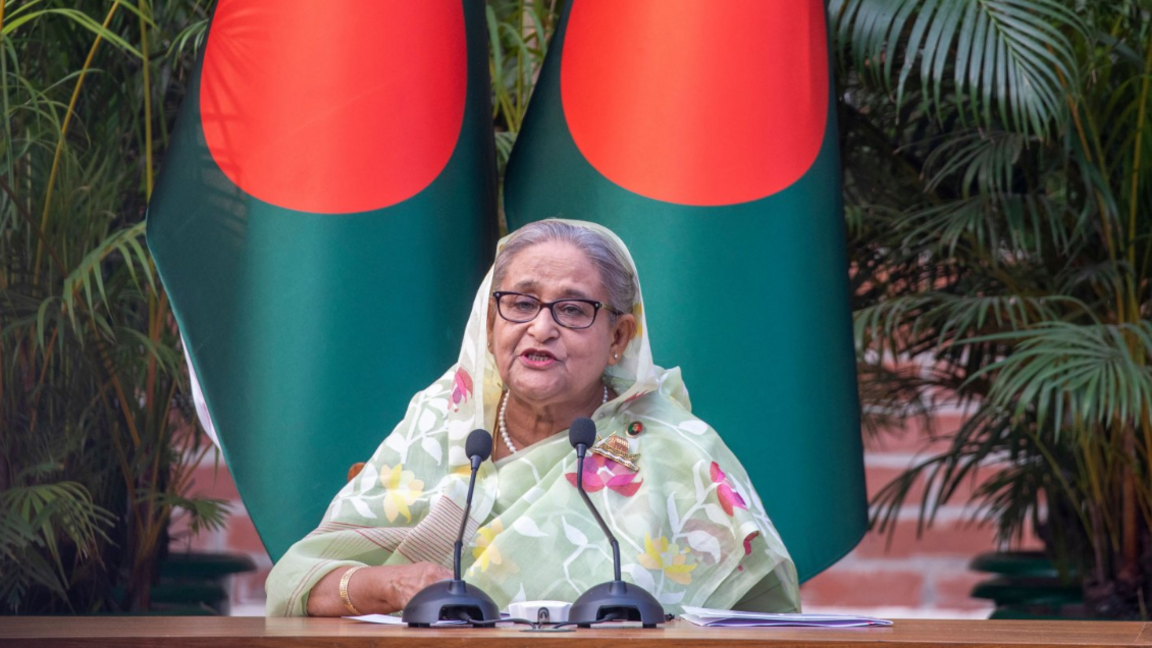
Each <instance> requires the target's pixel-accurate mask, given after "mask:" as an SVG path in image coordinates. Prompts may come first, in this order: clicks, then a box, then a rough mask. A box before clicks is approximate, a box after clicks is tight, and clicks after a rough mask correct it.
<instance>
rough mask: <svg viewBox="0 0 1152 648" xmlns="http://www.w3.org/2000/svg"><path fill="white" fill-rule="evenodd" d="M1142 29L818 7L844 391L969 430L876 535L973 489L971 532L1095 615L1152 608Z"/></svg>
mask: <svg viewBox="0 0 1152 648" xmlns="http://www.w3.org/2000/svg"><path fill="white" fill-rule="evenodd" d="M1149 8H1150V7H1149V5H1148V3H1146V2H1133V1H1124V0H1117V1H1109V2H1083V1H1079V2H1078V1H1074V0H1061V1H1056V0H833V2H831V3H830V11H831V15H832V18H833V33H834V34H835V35H836V37H837V38H838V39H839V43H838V51H839V55H840V56H839V61H838V63H839V67H840V70H839V77H840V78H839V83H840V85H841V91H842V101H841V104H840V117H841V125H842V128H843V140H844V153H845V181H846V187H845V192H846V197H847V203H848V219H849V225H850V230H851V231H852V233H853V241H852V248H853V249H852V254H853V257H854V262H855V264H856V273H857V276H856V277H855V280H856V282H857V285H858V290H857V299H858V304H857V313H856V332H857V344H858V349H859V351H860V354H861V361H862V363H863V366H864V367H866V370H867V371H870V372H873V373H874V374H876V375H878V376H881V377H880V378H878V379H877V380H878V381H879V382H880V383H881V385H882V387H878V386H876V385H872V386H870V387H867V386H866V392H867V390H868V389H871V390H875V391H880V392H881V393H885V392H902V393H910V394H914V395H915V396H916V397H918V399H919V401H920V402H922V403H925V404H926V407H927V408H928V409H931V408H932V407H933V406H934V405H935V404H939V402H941V401H943V400H947V401H953V402H958V403H959V404H960V405H961V406H963V407H965V408H967V410H968V411H969V412H971V413H972V414H971V417H970V418H969V419H968V420H967V422H966V423H965V424H964V425H963V427H962V428H961V429H960V430H959V431H958V432H957V433H955V434H954V435H951V436H950V437H949V440H950V441H951V448H950V450H948V451H946V452H943V453H941V454H939V455H937V456H932V457H928V458H927V459H925V460H923V461H922V462H921V463H920V464H919V465H918V466H916V467H915V468H913V469H912V470H910V471H909V472H908V473H907V474H905V475H904V477H902V478H901V479H899V480H897V481H895V482H894V483H892V484H890V485H889V486H888V487H887V488H886V489H885V490H884V491H883V492H881V493H880V494H879V496H878V498H877V500H876V502H874V504H875V514H876V521H877V523H878V524H879V526H880V527H881V528H885V527H886V525H887V524H889V523H890V522H892V521H893V520H894V519H895V518H894V516H895V513H896V511H897V510H898V508H899V506H900V505H901V504H902V503H903V501H904V500H905V498H906V496H907V494H908V492H909V489H910V487H911V486H912V484H913V483H914V482H915V480H916V479H918V478H921V477H926V478H927V480H928V481H929V483H930V487H929V488H928V489H927V490H926V494H925V498H924V501H923V506H922V508H921V513H922V515H921V522H922V523H930V522H931V520H932V518H933V515H934V513H935V512H936V510H937V509H938V507H939V506H941V505H942V504H944V503H947V502H948V501H949V500H950V498H951V497H952V495H953V493H954V492H956V489H957V487H958V486H959V485H960V484H961V483H962V482H964V481H965V480H969V479H973V478H974V476H975V474H976V473H977V472H978V471H980V472H981V473H982V474H983V475H988V474H992V475H993V476H992V477H991V478H990V479H988V480H987V481H985V482H984V483H983V485H982V486H981V487H980V489H979V490H978V491H977V494H976V499H977V500H978V502H979V503H980V508H979V510H980V515H981V516H982V517H983V518H984V519H986V520H987V521H989V522H992V523H994V524H996V525H997V527H998V529H999V531H1000V536H1001V537H1002V538H1004V539H1006V540H1007V539H1009V538H1012V537H1015V536H1018V535H1019V534H1021V533H1023V532H1024V531H1025V529H1026V526H1027V525H1028V524H1033V525H1035V526H1036V527H1038V528H1039V530H1040V532H1041V534H1042V535H1044V537H1045V539H1046V540H1048V542H1049V547H1050V550H1051V551H1052V552H1053V553H1054V557H1055V558H1056V559H1057V561H1058V563H1059V564H1062V565H1063V566H1065V567H1066V569H1067V571H1069V572H1071V571H1075V572H1077V573H1080V574H1084V575H1085V579H1086V587H1087V589H1086V592H1087V594H1088V601H1089V603H1090V604H1091V605H1092V606H1093V608H1092V609H1091V610H1090V613H1093V614H1099V615H1101V616H1141V615H1142V616H1145V617H1147V616H1148V614H1149V613H1148V610H1147V607H1146V604H1145V603H1143V601H1146V600H1147V597H1148V595H1149V594H1152V589H1150V588H1152V568H1150V567H1149V565H1150V564H1152V560H1149V556H1150V555H1152V540H1150V538H1149V526H1150V523H1152V479H1150V473H1149V470H1150V466H1152V422H1150V420H1149V416H1150V410H1149V408H1150V407H1152V324H1150V323H1149V315H1150V312H1152V213H1150V208H1152V181H1150V180H1152V178H1150V174H1149V169H1150V166H1149V162H1150V158H1149V156H1150V155H1152V122H1150V121H1149V120H1148V119H1147V117H1146V115H1147V113H1148V105H1149V101H1150V96H1149V94H1150V93H1149V83H1150V81H1152V50H1150V49H1149V48H1150V46H1152V43H1150V40H1149V39H1150V38H1152V27H1150V22H1152V21H1150V20H1149V15H1148V12H1149ZM895 358H899V359H903V360H914V361H916V363H917V364H918V365H919V366H923V367H926V368H925V369H924V370H923V371H909V370H905V371H903V372H900V373H894V372H892V371H891V370H890V368H891V361H892V360H893V359H895ZM885 368H887V371H888V373H887V374H885V373H884V371H885V370H886V369H885ZM866 398H867V394H866ZM914 402H915V401H914ZM880 409H881V411H884V408H883V407H881V408H880Z"/></svg>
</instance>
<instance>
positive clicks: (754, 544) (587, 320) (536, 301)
mask: <svg viewBox="0 0 1152 648" xmlns="http://www.w3.org/2000/svg"><path fill="white" fill-rule="evenodd" d="M643 313H644V309H643V307H642V299H641V296H640V287H639V282H638V280H637V276H636V269H635V266H634V264H633V262H632V259H631V256H630V255H629V254H628V251H627V249H626V248H625V247H624V245H623V243H622V242H621V241H620V240H619V239H618V238H617V237H616V236H615V235H614V234H612V233H611V232H609V231H608V230H606V229H604V228H602V227H600V226H597V225H593V224H590V223H579V222H574V221H560V220H547V221H541V222H538V223H534V224H531V225H527V226H525V227H523V228H522V229H520V230H518V231H517V232H515V233H513V234H512V235H510V236H508V237H506V238H505V239H504V240H502V241H501V245H500V247H499V249H498V253H497V257H496V263H495V265H494V266H493V270H492V272H491V273H490V275H489V277H488V278H486V279H485V281H484V283H483V284H482V285H481V287H480V291H479V292H478V294H477V296H476V300H475V302H474V304H473V309H472V315H471V318H470V319H469V322H468V326H467V330H466V332H465V338H464V342H463V345H462V347H461V350H460V357H459V362H458V363H457V364H456V365H455V366H453V367H452V368H450V369H449V370H448V371H447V372H446V373H445V374H444V375H443V376H442V377H441V378H440V379H439V380H437V381H436V382H435V383H433V384H432V385H431V386H430V387H428V388H427V389H425V390H424V391H422V392H420V393H418V394H416V396H415V397H414V398H413V399H412V402H411V403H410V404H409V406H408V412H407V414H406V415H405V417H404V420H403V421H401V422H400V424H399V425H398V426H397V427H396V428H395V429H394V430H393V431H392V433H391V434H390V435H389V436H388V437H387V438H386V439H385V440H384V442H383V443H382V444H381V445H380V447H379V449H378V450H377V451H376V453H375V454H374V455H373V456H372V459H371V460H370V461H369V462H368V464H367V465H366V466H365V468H364V470H363V471H361V472H360V474H359V475H357V476H356V477H355V478H353V479H352V480H350V481H349V482H348V484H347V485H346V486H345V487H344V489H343V490H341V491H340V493H339V494H337V496H336V498H335V499H334V500H333V501H332V504H331V505H330V506H329V508H328V511H327V513H326V514H325V516H324V520H323V521H322V522H321V524H320V526H319V527H318V528H317V529H316V530H315V531H313V532H312V533H310V534H309V535H308V536H307V537H305V538H304V539H302V540H301V541H300V542H297V543H296V544H295V545H293V547H292V548H291V549H290V550H289V551H288V553H287V554H285V555H284V557H283V558H282V559H281V560H280V561H279V562H278V563H277V564H276V567H275V568H274V569H273V570H272V573H271V574H270V575H269V577H268V582H267V592H268V613H269V614H270V615H302V614H310V615H318V616H337V615H348V614H359V613H365V614H367V613H373V612H380V613H387V612H394V611H397V610H400V609H402V608H403V607H404V605H405V604H406V603H407V602H408V600H409V599H410V598H411V597H412V596H413V595H414V594H415V593H416V592H418V591H419V590H420V589H422V588H423V587H424V586H426V585H428V584H430V583H432V582H435V581H437V580H442V579H445V578H450V577H451V571H450V570H449V567H450V566H451V564H452V545H453V542H454V541H455V535H456V530H457V529H458V527H459V523H460V522H459V520H460V515H461V514H462V510H463V503H464V494H465V491H466V488H467V478H468V474H469V472H468V459H467V458H466V457H465V453H464V449H463V446H464V439H465V437H466V436H467V435H468V433H469V432H470V431H471V430H473V429H475V428H484V429H488V430H494V432H493V436H494V437H495V438H494V442H495V443H494V450H493V457H492V461H490V462H485V464H484V465H483V466H482V467H481V469H480V472H479V474H478V476H477V485H476V493H475V496H474V499H473V504H472V514H471V519H470V520H469V525H468V529H467V532H466V535H465V538H466V542H469V540H468V539H469V538H470V544H469V545H468V547H467V548H466V550H465V553H464V568H465V569H466V570H467V571H466V572H465V579H466V580H467V581H469V582H470V583H472V584H474V585H476V586H478V587H480V588H481V589H483V590H484V591H486V592H487V593H488V594H489V595H491V596H492V598H493V599H494V600H495V601H496V602H497V604H499V605H501V606H504V605H507V604H508V603H510V602H515V601H521V600H539V599H559V600H567V601H573V600H575V599H576V597H577V596H579V595H580V594H581V593H582V592H584V591H585V590H586V589H587V588H589V587H591V586H592V585H595V584H598V583H601V582H603V581H605V580H608V579H609V578H610V577H611V574H612V567H611V553H610V551H609V547H608V542H607V541H606V540H605V538H604V537H603V534H602V533H601V532H600V529H599V528H598V527H597V525H596V522H595V520H594V519H593V518H592V516H591V515H590V514H589V512H588V511H587V509H586V508H585V506H584V504H583V502H582V501H581V500H580V498H579V494H578V493H577V491H576V489H575V486H574V484H575V477H576V474H575V470H576V461H575V453H574V452H573V451H572V448H571V446H570V445H569V443H568V436H567V433H566V430H567V428H568V426H569V424H570V423H571V422H572V420H573V419H575V418H577V417H582V416H587V417H591V418H592V419H593V420H594V421H595V422H596V428H597V431H598V433H599V437H600V441H599V442H598V443H597V445H596V447H595V448H594V449H593V450H592V451H591V452H590V454H589V455H588V459H587V460H586V461H585V465H584V479H583V482H584V485H585V488H586V489H587V490H588V491H589V492H590V495H591V496H592V498H593V501H594V502H595V504H596V506H597V507H598V508H599V510H600V511H601V512H602V515H603V516H604V518H605V520H606V521H607V523H608V524H609V525H610V526H611V527H612V529H613V532H614V533H615V534H616V537H617V538H618V539H619V542H620V549H621V557H622V562H623V567H622V571H623V575H624V578H625V579H626V580H630V581H632V582H634V583H636V584H638V585H640V586H642V587H644V588H645V589H647V590H648V591H650V592H651V593H652V594H654V595H655V596H656V598H657V599H658V600H659V601H660V602H661V603H662V604H663V605H664V607H665V608H666V609H667V610H668V611H671V612H679V611H680V608H681V606H683V605H697V606H707V607H717V608H733V609H746V610H761V611H781V612H783V611H795V610H798V609H799V605H800V602H799V595H798V583H797V578H796V570H795V567H794V566H793V564H792V561H791V559H790V558H789V557H788V553H787V551H786V550H785V549H784V545H783V544H782V543H781V541H780V537H779V535H778V534H777V533H776V530H775V529H774V528H773V526H772V523H771V522H770V521H769V520H768V517H767V515H766V514H765V512H764V507H763V505H762V504H761V502H760V498H759V497H758V496H757V494H756V492H755V491H754V490H753V489H752V483H751V481H750V480H749V479H748V476H747V474H746V473H745V471H744V469H743V467H741V465H740V463H739V462H738V461H737V460H736V458H735V457H734V456H733V455H732V453H731V451H730V450H729V449H728V447H727V446H725V445H724V442H723V441H721V439H720V437H719V436H718V435H717V434H716V432H715V431H714V430H712V428H710V427H709V426H708V425H707V424H706V423H704V422H703V421H701V420H699V419H697V418H695V417H693V416H692V413H691V405H690V403H689V400H688V392H687V390H686V389H685V387H684V384H683V383H682V382H681V379H680V371H679V369H670V370H664V369H661V368H659V367H656V366H654V365H653V363H652V353H651V350H650V348H649V345H648V337H647V328H646V326H645V324H644V315H643Z"/></svg>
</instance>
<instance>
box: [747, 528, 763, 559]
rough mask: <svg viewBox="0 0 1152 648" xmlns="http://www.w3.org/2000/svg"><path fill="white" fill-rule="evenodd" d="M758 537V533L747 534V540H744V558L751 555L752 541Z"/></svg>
mask: <svg viewBox="0 0 1152 648" xmlns="http://www.w3.org/2000/svg"><path fill="white" fill-rule="evenodd" d="M758 535H760V532H759V531H753V532H752V533H749V534H748V537H747V538H744V555H745V556H749V555H751V554H752V541H753V540H754V539H755V538H756V536H758Z"/></svg>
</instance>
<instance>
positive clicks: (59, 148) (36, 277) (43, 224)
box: [32, 0, 120, 283]
mask: <svg viewBox="0 0 1152 648" xmlns="http://www.w3.org/2000/svg"><path fill="white" fill-rule="evenodd" d="M119 8H120V0H116V2H113V3H112V8H111V9H109V10H108V15H107V16H106V17H105V18H104V25H103V27H104V29H108V25H110V24H111V23H112V17H113V16H114V15H116V10H117V9H119ZM102 40H104V37H103V36H102V35H101V34H97V35H96V40H94V41H92V47H91V48H90V49H89V50H88V58H86V59H84V66H83V67H81V68H80V74H79V76H77V77H76V85H75V87H74V88H73V89H72V99H71V100H70V101H69V102H68V110H67V111H66V112H65V113H64V122H63V123H62V124H61V125H60V139H59V140H57V141H56V151H55V153H53V155H52V169H51V171H49V172H48V187H47V189H45V192H44V211H43V213H42V214H41V216H40V230H41V231H42V232H47V231H48V213H49V211H50V210H51V208H52V189H53V187H54V186H55V185H56V172H57V171H58V170H59V166H60V156H61V154H63V153H64V142H65V141H67V138H68V127H69V126H70V125H71V124H72V115H73V114H75V111H76V101H77V100H78V99H79V98H80V88H81V87H82V86H83V85H84V78H85V77H86V76H87V75H88V70H89V68H91V67H92V59H93V58H95V56H96V48H98V47H99V46H100V42H101V41H102ZM43 247H44V239H43V238H41V239H40V241H38V242H37V244H36V261H35V263H34V264H33V265H32V281H34V282H36V283H39V281H40V258H41V255H42V252H43Z"/></svg>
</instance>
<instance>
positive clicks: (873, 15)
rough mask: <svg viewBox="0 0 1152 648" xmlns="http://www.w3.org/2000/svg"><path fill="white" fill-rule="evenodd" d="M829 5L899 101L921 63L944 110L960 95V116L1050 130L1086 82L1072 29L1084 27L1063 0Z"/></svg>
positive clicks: (846, 38) (864, 61)
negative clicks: (1073, 91)
mask: <svg viewBox="0 0 1152 648" xmlns="http://www.w3.org/2000/svg"><path fill="white" fill-rule="evenodd" d="M829 12H830V14H831V16H832V17H833V32H834V33H835V34H836V36H837V39H838V40H839V41H840V43H841V49H842V51H843V52H844V55H845V56H848V57H850V58H851V59H852V61H853V64H854V67H855V69H856V70H858V71H862V72H863V73H864V74H866V75H867V76H868V77H869V78H870V79H871V80H872V81H873V82H874V83H877V84H880V85H881V87H884V88H889V89H894V90H895V93H896V102H897V104H899V103H901V102H902V101H903V100H904V96H905V94H906V91H907V87H908V84H909V81H910V80H911V79H912V78H913V73H914V72H915V70H916V68H917V65H916V64H917V62H919V78H918V81H919V83H920V84H921V85H922V86H923V87H924V88H925V95H924V96H925V102H926V103H925V105H926V106H928V107H929V108H930V109H931V110H932V111H933V112H934V114H936V115H937V116H938V117H940V116H943V111H942V110H941V108H942V107H944V106H947V105H948V102H946V101H944V98H945V97H946V96H948V95H949V94H950V93H957V94H962V95H963V96H965V97H966V98H967V99H968V100H970V105H969V106H968V107H967V108H965V109H964V110H962V111H959V112H958V114H957V116H958V117H960V118H961V119H970V120H972V121H973V122H974V123H976V124H978V125H980V126H983V127H992V126H994V125H995V124H996V123H997V122H999V123H1003V124H1007V125H1008V126H1009V127H1010V128H1011V129H1013V130H1016V131H1019V132H1021V133H1030V134H1034V135H1041V136H1043V135H1047V134H1048V133H1049V132H1050V131H1051V130H1052V125H1053V122H1054V121H1056V119H1057V116H1058V115H1060V114H1061V113H1062V112H1063V111H1064V106H1065V95H1066V94H1067V87H1069V86H1071V87H1075V85H1076V84H1077V83H1078V81H1079V79H1078V78H1076V72H1077V69H1078V68H1077V66H1076V64H1075V51H1074V48H1073V45H1072V42H1071V40H1070V35H1071V34H1074V33H1083V32H1084V31H1085V26H1084V25H1083V23H1082V22H1081V20H1080V18H1079V17H1078V16H1077V14H1076V13H1075V12H1074V11H1072V10H1071V9H1070V8H1068V7H1067V6H1066V5H1065V4H1064V3H1060V2H1057V1H1056V0H891V1H890V2H876V1H874V0H832V2H831V3H830V5H829Z"/></svg>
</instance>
